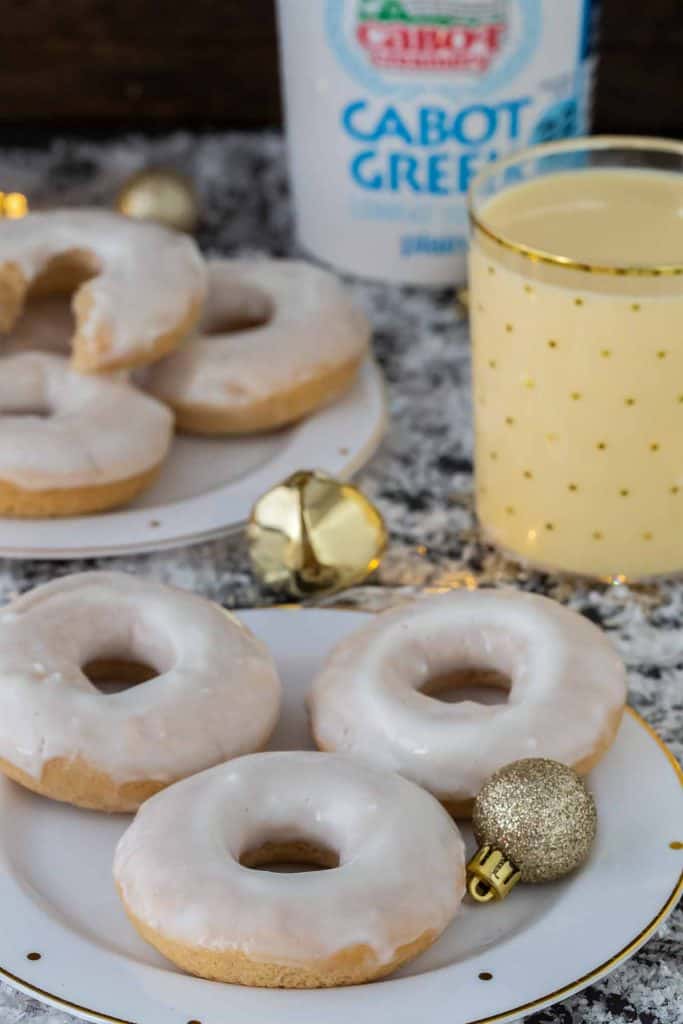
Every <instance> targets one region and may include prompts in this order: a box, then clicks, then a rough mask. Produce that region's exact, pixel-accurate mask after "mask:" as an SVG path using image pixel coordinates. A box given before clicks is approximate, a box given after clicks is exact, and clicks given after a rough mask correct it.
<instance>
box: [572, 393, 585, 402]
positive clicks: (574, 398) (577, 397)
mask: <svg viewBox="0 0 683 1024" xmlns="http://www.w3.org/2000/svg"><path fill="white" fill-rule="evenodd" d="M569 397H570V398H571V400H572V402H578V401H579V400H580V399H581V398H583V395H582V394H581V392H580V391H572V392H571V394H570V396H569Z"/></svg>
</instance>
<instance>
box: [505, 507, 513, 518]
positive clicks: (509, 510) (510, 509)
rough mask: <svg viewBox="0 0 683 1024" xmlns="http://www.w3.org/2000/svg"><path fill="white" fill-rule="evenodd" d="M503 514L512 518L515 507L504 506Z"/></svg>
mask: <svg viewBox="0 0 683 1024" xmlns="http://www.w3.org/2000/svg"><path fill="white" fill-rule="evenodd" d="M505 514H506V515H508V516H514V514H515V506H514V505H506V506H505Z"/></svg>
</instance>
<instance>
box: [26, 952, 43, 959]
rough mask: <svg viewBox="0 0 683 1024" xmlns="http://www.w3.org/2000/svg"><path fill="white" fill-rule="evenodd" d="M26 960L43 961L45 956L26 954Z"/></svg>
mask: <svg viewBox="0 0 683 1024" xmlns="http://www.w3.org/2000/svg"><path fill="white" fill-rule="evenodd" d="M26 959H27V960H42V959H43V956H42V953H27V954H26Z"/></svg>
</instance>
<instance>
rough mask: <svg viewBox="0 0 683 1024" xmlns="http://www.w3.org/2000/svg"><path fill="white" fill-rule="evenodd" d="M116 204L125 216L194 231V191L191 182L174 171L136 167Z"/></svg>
mask: <svg viewBox="0 0 683 1024" xmlns="http://www.w3.org/2000/svg"><path fill="white" fill-rule="evenodd" d="M116 208H117V210H118V211H119V213H123V214H125V215H126V216H127V217H134V218H135V219H137V220H152V221H155V222H156V223H157V224H163V225H164V227H167V228H175V229H176V230H178V231H194V229H195V228H196V226H197V221H198V220H199V204H198V201H197V194H196V192H195V190H194V188H193V187H192V184H191V182H190V181H189V180H188V179H187V178H185V177H183V176H182V175H181V174H177V173H176V172H175V171H165V170H161V169H152V168H150V169H149V170H145V171H138V173H137V174H134V175H133V176H132V177H131V178H129V179H128V181H126V182H125V183H124V185H123V187H122V188H121V191H120V192H119V194H118V197H117V200H116Z"/></svg>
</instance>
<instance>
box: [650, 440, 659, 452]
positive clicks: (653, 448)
mask: <svg viewBox="0 0 683 1024" xmlns="http://www.w3.org/2000/svg"><path fill="white" fill-rule="evenodd" d="M659 448H660V445H659V442H657V441H653V442H652V444H651V445H650V451H651V452H658V451H659Z"/></svg>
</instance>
